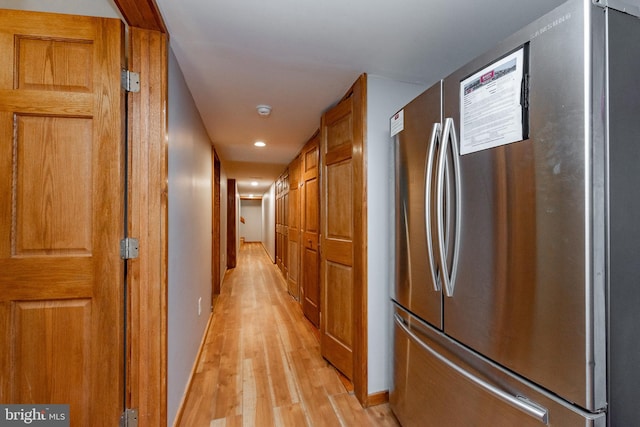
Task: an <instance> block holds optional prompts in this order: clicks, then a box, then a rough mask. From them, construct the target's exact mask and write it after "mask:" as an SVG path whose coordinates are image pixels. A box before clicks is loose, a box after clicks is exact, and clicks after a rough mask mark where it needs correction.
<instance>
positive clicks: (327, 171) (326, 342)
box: [320, 78, 367, 393]
mask: <svg viewBox="0 0 640 427" xmlns="http://www.w3.org/2000/svg"><path fill="white" fill-rule="evenodd" d="M364 85H365V80H364V78H361V79H359V80H358V81H357V82H356V84H355V85H354V87H353V88H352V90H351V91H350V92H349V94H348V95H347V97H346V98H345V99H343V100H342V101H341V102H340V103H339V104H338V105H337V106H335V107H334V108H332V109H331V110H329V111H327V112H326V113H325V114H324V115H323V116H322V127H321V139H322V147H321V150H322V151H321V152H322V164H323V169H322V196H321V197H322V199H321V206H322V212H321V221H322V227H321V235H322V240H321V242H322V251H321V258H320V259H321V273H320V275H321V287H322V295H321V313H322V315H321V322H320V337H321V341H320V346H321V351H322V355H323V357H325V358H326V359H327V360H329V362H331V364H333V365H334V366H335V367H336V368H338V369H339V370H340V371H341V372H342V373H343V374H344V375H345V376H347V377H348V378H350V379H352V380H353V381H354V387H356V388H357V387H358V385H359V384H358V382H359V381H363V380H364V379H363V378H362V375H360V372H364V375H365V376H366V371H362V370H361V371H359V372H358V373H357V375H354V366H358V369H362V366H364V368H365V369H366V357H363V355H364V354H366V351H365V349H366V346H365V345H364V344H366V333H367V331H366V308H365V307H364V295H365V289H366V288H365V285H366V284H365V281H366V276H365V273H364V271H365V270H364V263H365V262H366V246H365V245H364V243H363V242H364V233H365V226H364V224H363V212H365V211H364V204H365V200H364V181H363V180H364V172H363V164H364V162H363V158H364V154H363V148H364V141H363V126H364V110H363V106H364V105H365V104H364V102H363V99H362V96H363V90H364V87H363V86H364ZM364 390H365V393H366V386H365V387H364ZM357 391H358V390H356V392H357Z"/></svg>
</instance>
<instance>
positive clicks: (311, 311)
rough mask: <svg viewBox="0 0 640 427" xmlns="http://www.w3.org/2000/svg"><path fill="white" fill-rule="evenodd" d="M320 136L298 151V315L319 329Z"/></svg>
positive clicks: (315, 136)
mask: <svg viewBox="0 0 640 427" xmlns="http://www.w3.org/2000/svg"><path fill="white" fill-rule="evenodd" d="M319 161H320V133H319V132H318V133H317V134H316V135H314V136H313V138H312V139H311V140H310V141H309V142H308V143H307V144H306V145H305V146H304V148H303V149H302V155H301V158H300V163H301V168H302V191H301V196H302V197H301V198H302V218H301V231H302V257H301V265H302V268H301V270H302V278H301V280H302V312H303V313H304V315H305V316H306V317H307V319H309V320H310V321H311V323H313V324H314V325H315V327H316V328H319V327H320V268H319V264H320V256H319V252H318V245H319V243H320V176H319V171H320V167H319Z"/></svg>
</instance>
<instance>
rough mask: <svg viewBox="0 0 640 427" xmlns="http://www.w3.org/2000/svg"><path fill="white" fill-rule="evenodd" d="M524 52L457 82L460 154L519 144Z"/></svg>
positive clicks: (521, 131) (521, 134) (519, 52)
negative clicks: (458, 83)
mask: <svg viewBox="0 0 640 427" xmlns="http://www.w3.org/2000/svg"><path fill="white" fill-rule="evenodd" d="M523 70H524V48H523V49H520V50H518V51H516V52H514V53H512V54H510V55H508V56H506V57H504V58H502V59H500V60H499V61H496V62H494V63H493V64H491V65H489V66H488V67H485V68H483V69H482V70H480V71H478V72H477V73H475V74H473V75H472V76H470V77H469V78H467V79H465V80H463V81H462V82H460V154H461V155H462V154H469V153H474V152H476V151H480V150H485V149H488V148H494V147H498V146H501V145H506V144H510V143H512V142H516V141H521V140H522V139H524V136H523V114H522V105H521V99H522V78H523V73H524V71H523Z"/></svg>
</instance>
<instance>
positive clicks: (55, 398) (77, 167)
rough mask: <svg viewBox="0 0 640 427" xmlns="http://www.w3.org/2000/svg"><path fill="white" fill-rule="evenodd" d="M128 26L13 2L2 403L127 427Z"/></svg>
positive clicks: (0, 191) (8, 37)
mask: <svg viewBox="0 0 640 427" xmlns="http://www.w3.org/2000/svg"><path fill="white" fill-rule="evenodd" d="M123 49H124V46H123V26H122V24H121V22H120V21H118V20H114V19H104V18H91V17H80V16H71V15H57V14H44V13H34V12H23V11H9V10H0V57H1V58H2V60H1V61H0V349H1V350H0V402H3V403H7V402H8V403H20V404H47V403H52V404H69V405H70V418H71V426H88V425H92V426H114V425H118V421H119V416H120V413H121V411H122V402H123V396H124V380H123V378H124V360H125V359H124V329H125V327H124V292H125V290H124V262H123V261H122V260H121V259H120V251H119V241H120V239H121V238H122V236H123V233H124V231H123V230H124V226H125V222H124V198H125V193H124V191H125V189H124V182H125V180H124V161H125V159H124V129H123V125H124V120H123V117H124V116H123V114H124V108H123V106H124V93H123V91H122V90H121V87H120V70H121V68H122V65H123V57H124V55H123Z"/></svg>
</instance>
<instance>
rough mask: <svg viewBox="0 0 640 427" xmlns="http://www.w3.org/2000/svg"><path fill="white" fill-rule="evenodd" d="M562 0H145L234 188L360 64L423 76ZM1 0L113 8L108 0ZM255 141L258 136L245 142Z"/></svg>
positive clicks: (254, 175)
mask: <svg viewBox="0 0 640 427" xmlns="http://www.w3.org/2000/svg"><path fill="white" fill-rule="evenodd" d="M562 1H563V0H448V1H445V2H442V3H440V2H436V1H435V0H395V1H381V0H316V1H309V0H181V1H176V0H156V2H157V4H158V6H159V7H160V10H161V12H162V14H163V17H164V19H165V22H166V24H167V26H168V28H169V33H170V43H171V48H172V49H173V51H174V53H175V55H176V58H177V59H178V62H179V64H180V67H181V69H182V71H183V73H184V75H185V78H186V80H187V83H188V85H189V88H190V89H191V92H192V94H193V96H194V98H195V101H196V104H197V106H198V109H199V110H200V113H201V116H202V118H203V120H204V123H205V126H206V128H207V131H208V132H209V135H210V137H211V139H212V141H213V144H214V146H215V147H216V150H217V152H218V154H219V156H220V158H221V159H222V162H223V165H224V168H225V171H226V172H227V176H228V177H229V178H235V179H236V180H237V181H238V188H239V191H240V194H241V195H247V194H249V193H251V192H253V193H256V194H262V193H264V192H266V191H267V189H268V187H269V186H270V185H271V183H272V182H273V181H274V180H275V178H277V176H278V175H279V174H280V172H282V171H283V170H284V168H285V166H286V165H287V164H288V163H289V162H290V161H291V160H292V159H293V158H294V156H295V155H296V154H297V153H298V151H299V150H300V148H301V147H302V146H303V145H304V143H305V142H306V141H307V139H308V138H309V137H311V136H312V135H313V133H314V132H315V131H316V129H318V127H319V125H320V116H321V115H322V112H323V111H325V110H326V109H327V108H329V107H330V106H332V105H333V104H335V102H336V101H337V100H339V99H340V98H341V97H342V96H343V95H344V93H345V92H346V90H347V89H348V88H349V87H350V86H351V84H352V83H353V82H354V81H355V80H356V78H357V77H358V75H360V74H361V73H363V72H366V73H369V74H374V75H378V76H382V77H387V78H390V79H395V80H400V81H405V82H413V83H418V84H423V85H430V84H432V83H433V82H435V81H436V80H437V79H439V78H441V77H445V76H446V75H447V74H449V73H450V72H452V71H454V70H455V69H456V68H457V67H459V66H461V65H463V64H464V63H466V62H467V61H469V60H471V59H472V58H474V57H475V56H477V55H479V54H481V53H482V52H484V51H485V50H487V49H489V48H491V46H493V45H494V44H495V43H496V42H498V41H499V40H501V39H503V38H505V37H506V36H508V35H509V34H511V33H513V32H514V31H516V30H518V29H519V28H520V27H522V26H523V25H526V24H527V23H529V22H531V21H532V20H534V19H536V18H537V17H539V16H541V15H543V14H544V13H545V12H547V11H549V10H551V9H553V8H554V7H555V6H557V5H559V4H560V3H562ZM585 1H588V0H585ZM0 7H8V8H12V7H18V8H21V9H32V10H49V11H57V12H63V13H78V14H92V15H99V16H118V11H117V8H116V7H115V6H114V5H113V4H112V2H111V1H110V0H107V1H98V2H96V1H95V0H76V1H73V2H69V1H68V0H49V1H47V2H42V0H21V1H20V3H19V4H18V5H16V0H0ZM258 104H270V105H272V106H273V113H272V115H271V117H269V118H263V117H260V116H259V115H258V114H257V112H256V110H255V107H256V106H257V105H258ZM258 139H261V140H264V141H265V142H266V143H267V144H268V146H267V147H266V148H264V149H257V148H255V147H253V142H254V141H256V140H258ZM253 180H257V181H259V182H260V186H259V187H257V188H254V187H251V186H250V185H249V183H250V181H253Z"/></svg>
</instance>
